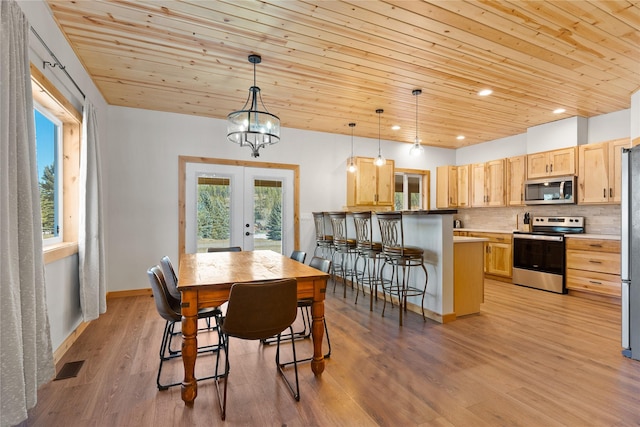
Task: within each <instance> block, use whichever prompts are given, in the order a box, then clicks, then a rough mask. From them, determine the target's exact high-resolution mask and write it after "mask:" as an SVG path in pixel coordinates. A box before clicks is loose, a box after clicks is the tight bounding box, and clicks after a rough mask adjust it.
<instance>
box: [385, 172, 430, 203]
mask: <svg viewBox="0 0 640 427" xmlns="http://www.w3.org/2000/svg"><path fill="white" fill-rule="evenodd" d="M394 188H395V189H394V208H395V210H397V211H402V210H420V209H429V171H420V170H409V169H406V170H405V169H396V173H395V178H394Z"/></svg>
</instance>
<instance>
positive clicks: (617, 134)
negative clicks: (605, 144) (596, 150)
mask: <svg viewBox="0 0 640 427" xmlns="http://www.w3.org/2000/svg"><path fill="white" fill-rule="evenodd" d="M630 120H631V110H630V109H629V110H622V111H616V112H614V113H609V114H602V115H600V116H595V117H591V118H590V119H589V131H588V135H587V142H588V143H589V144H591V143H597V142H602V141H610V140H612V139H618V138H628V137H629V136H630V130H631V124H630Z"/></svg>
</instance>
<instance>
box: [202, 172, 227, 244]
mask: <svg viewBox="0 0 640 427" xmlns="http://www.w3.org/2000/svg"><path fill="white" fill-rule="evenodd" d="M230 182H231V181H230V179H229V178H218V177H206V176H200V177H198V214H197V236H198V238H197V251H198V252H207V249H208V248H221V247H228V246H232V245H231V240H230V238H231V232H230V230H231V228H230V221H229V218H230V217H231V186H230Z"/></svg>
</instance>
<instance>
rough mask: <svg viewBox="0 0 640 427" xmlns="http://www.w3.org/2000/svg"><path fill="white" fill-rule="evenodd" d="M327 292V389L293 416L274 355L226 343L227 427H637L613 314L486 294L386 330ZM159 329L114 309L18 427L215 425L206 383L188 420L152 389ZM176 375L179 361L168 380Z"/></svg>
mask: <svg viewBox="0 0 640 427" xmlns="http://www.w3.org/2000/svg"><path fill="white" fill-rule="evenodd" d="M338 288H340V285H338ZM329 289H330V290H329V291H328V293H327V301H326V315H327V319H328V322H329V333H330V337H331V343H332V346H333V353H332V355H331V358H330V359H328V360H327V364H326V369H325V371H324V374H323V375H322V377H321V378H315V377H314V376H313V374H312V372H311V369H310V367H309V365H308V364H307V365H303V366H301V367H300V368H301V369H300V375H301V377H300V378H301V400H300V402H299V403H296V402H295V401H294V400H293V399H292V398H291V396H290V394H289V392H288V390H287V389H286V388H285V386H284V384H283V382H282V380H281V379H280V378H279V377H278V375H277V373H276V369H275V365H274V359H273V357H274V348H273V347H266V348H265V347H263V346H260V345H259V344H258V343H257V342H246V341H236V340H234V341H232V342H231V374H230V379H229V402H228V408H227V409H228V415H227V420H226V421H225V422H224V425H227V426H237V425H243V426H244V425H250V426H285V425H286V426H376V425H381V426H631V425H640V362H637V361H632V360H629V359H626V358H624V357H623V356H621V354H620V326H619V324H620V313H619V307H617V306H614V305H610V304H606V303H601V302H594V301H588V300H584V299H580V298H576V297H570V296H567V295H557V294H552V293H546V292H543V291H538V290H534V289H527V288H523V287H518V286H514V285H510V284H505V283H500V282H495V281H490V280H487V281H486V282H485V292H486V296H485V303H484V304H483V305H482V313H481V314H480V315H475V316H469V317H467V318H463V319H458V320H457V321H455V322H452V323H449V324H446V325H441V324H437V323H435V322H433V321H430V320H428V321H426V322H423V321H422V319H421V317H420V316H419V315H417V314H415V313H409V315H408V316H407V318H406V319H405V326H404V327H402V328H399V327H398V322H397V308H396V309H394V310H393V311H391V312H387V316H386V317H384V318H382V317H381V316H380V313H381V310H382V304H381V303H380V302H379V303H378V304H377V305H376V306H375V307H374V311H373V312H369V304H368V301H366V302H362V303H360V304H358V305H357V306H356V305H354V303H353V301H354V295H353V293H352V291H351V290H349V291H348V292H347V298H346V299H343V298H342V290H341V289H338V291H336V293H335V294H334V293H333V292H331V289H333V287H332V286H331V287H330V288H329ZM163 324H164V322H163V321H162V320H161V319H160V318H159V316H158V315H157V313H156V311H155V306H154V304H153V299H152V298H150V297H131V298H120V299H112V300H109V306H108V312H107V314H105V315H103V316H101V317H100V319H98V320H97V321H94V322H92V323H91V325H89V327H88V328H87V330H86V331H85V332H84V333H83V334H82V336H81V337H80V338H79V339H78V341H77V342H76V343H75V344H74V345H73V346H72V348H71V349H70V350H69V351H68V353H67V354H66V355H65V356H64V358H63V360H62V361H61V364H62V363H64V362H69V361H75V360H86V362H85V364H84V366H83V367H82V370H81V371H80V373H79V375H78V377H76V378H72V379H67V380H62V381H54V382H51V383H49V384H46V385H45V386H43V387H42V389H41V390H40V392H39V394H38V405H37V406H36V408H34V409H33V410H31V411H30V418H29V420H28V421H26V422H25V423H23V425H26V426H160V427H161V426H179V425H180V426H182V425H184V426H187V425H189V426H190V425H198V426H204V425H223V423H222V422H221V421H220V415H219V411H218V407H217V400H216V395H215V387H214V385H213V383H212V382H211V381H205V382H202V383H200V384H199V387H198V398H197V399H196V402H195V405H194V407H193V408H187V407H185V406H184V404H183V402H182V400H181V399H180V388H179V387H174V388H172V389H170V390H168V391H163V392H161V391H158V390H157V389H156V386H155V376H156V372H157V364H158V354H157V353H158V347H159V344H160V338H161V334H162V328H163ZM297 348H298V350H299V352H305V351H307V352H308V351H310V345H309V343H308V342H306V341H305V342H304V343H300V344H299V345H298V346H297ZM212 361H213V358H212V357H204V358H202V359H200V358H199V359H198V365H197V369H198V370H199V371H202V370H203V369H204V370H207V369H212V364H211V362H212ZM59 367H60V366H58V368H59ZM180 373H181V362H180V361H179V360H178V361H176V362H175V363H174V364H173V366H172V367H171V368H170V369H167V376H170V375H173V377H174V378H178V379H181V374H180Z"/></svg>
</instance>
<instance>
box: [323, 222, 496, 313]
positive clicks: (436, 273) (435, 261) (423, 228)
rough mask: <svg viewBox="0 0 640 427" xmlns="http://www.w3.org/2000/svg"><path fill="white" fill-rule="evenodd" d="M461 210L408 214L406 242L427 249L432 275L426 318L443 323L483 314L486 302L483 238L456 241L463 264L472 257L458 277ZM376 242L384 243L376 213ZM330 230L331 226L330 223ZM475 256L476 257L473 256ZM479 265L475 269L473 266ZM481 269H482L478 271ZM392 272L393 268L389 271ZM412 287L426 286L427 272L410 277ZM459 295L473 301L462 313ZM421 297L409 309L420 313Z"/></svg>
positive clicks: (417, 271)
mask: <svg viewBox="0 0 640 427" xmlns="http://www.w3.org/2000/svg"><path fill="white" fill-rule="evenodd" d="M456 213H457V210H429V211H426V210H421V211H404V212H403V215H404V216H403V227H404V240H405V245H407V246H417V247H419V248H422V249H423V250H424V264H425V267H426V269H427V274H428V276H429V280H428V284H427V293H426V296H425V300H424V308H425V316H427V317H428V318H430V319H432V320H435V321H437V322H440V323H446V322H450V321H453V320H455V319H456V317H457V316H461V315H466V314H471V313H473V312H477V311H479V302H481V301H482V289H483V269H482V265H483V264H482V259H483V258H482V257H483V251H482V245H483V242H484V239H479V238H456V241H457V243H455V245H460V248H459V250H458V252H459V253H460V254H461V255H460V256H461V257H464V259H461V262H462V263H465V262H467V261H466V258H467V257H469V261H468V263H469V264H468V265H469V267H470V268H469V269H468V271H466V270H465V269H463V268H461V269H460V270H459V272H458V273H457V279H459V280H456V275H455V274H454V270H455V263H454V253H455V251H454V237H453V215H454V214H456ZM372 220H373V224H372V228H373V239H374V241H380V228H379V227H378V223H377V221H376V216H375V212H374V215H373V218H372ZM347 224H348V227H349V229H348V234H349V237H350V238H352V237H355V230H354V229H353V221H347ZM327 225H328V226H329V228H327V229H328V230H330V224H327ZM470 254H473V255H470ZM472 265H473V266H475V267H472ZM478 266H479V268H478ZM387 270H390V269H387ZM410 281H411V285H419V286H422V283H424V273H423V272H422V271H421V269H415V272H412V273H411V277H410ZM457 282H459V283H460V285H459V289H458V292H457V293H456V291H455V285H456V283H457ZM456 295H457V297H458V301H462V300H461V299H460V298H461V297H467V296H468V297H469V298H466V299H468V300H470V301H472V303H471V305H469V304H468V303H467V302H465V304H463V305H460V304H461V303H458V308H459V309H460V310H461V311H460V314H458V313H456V307H455V306H456V303H455V302H456ZM420 303H421V300H420V297H419V296H416V297H409V298H408V300H407V309H409V310H411V311H414V312H417V313H420V312H421V308H420Z"/></svg>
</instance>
